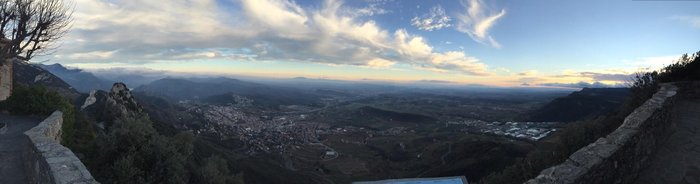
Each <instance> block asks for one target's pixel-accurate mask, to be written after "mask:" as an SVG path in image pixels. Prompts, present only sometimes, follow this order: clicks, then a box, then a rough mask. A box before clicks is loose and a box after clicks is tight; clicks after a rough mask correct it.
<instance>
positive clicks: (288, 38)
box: [53, 0, 490, 75]
mask: <svg viewBox="0 0 700 184" xmlns="http://www.w3.org/2000/svg"><path fill="white" fill-rule="evenodd" d="M76 1H77V3H76V4H77V7H76V11H75V17H74V18H75V23H74V26H73V29H72V30H71V31H70V33H69V35H68V37H67V38H66V39H65V40H66V42H65V43H64V44H63V48H61V50H60V51H59V52H58V53H57V55H55V57H54V58H53V59H54V60H57V61H59V62H65V63H79V62H120V63H147V62H167V61H172V60H209V59H219V60H232V61H241V60H244V61H245V60H252V61H289V62H313V63H322V64H331V65H354V66H367V67H379V68H385V67H392V66H394V65H396V64H404V65H408V66H412V67H414V68H418V69H427V70H431V71H440V72H456V73H461V74H465V75H489V74H490V73H489V72H488V70H487V66H486V65H485V64H484V63H482V62H480V61H479V60H478V59H476V58H474V57H472V56H468V55H467V54H465V53H464V52H462V51H444V52H437V51H435V50H433V47H432V46H431V45H430V44H428V42H427V40H426V39H425V38H424V37H421V36H418V35H413V34H409V33H408V32H407V31H406V30H404V29H398V30H395V31H390V30H387V29H384V28H382V27H380V25H378V23H377V22H375V21H373V20H371V19H368V18H367V17H364V18H359V16H365V15H369V14H368V13H360V14H361V15H360V14H357V13H350V12H357V11H356V10H358V9H357V8H353V7H347V6H343V3H342V2H341V1H336V0H327V1H325V3H323V4H322V6H320V7H317V6H308V7H306V6H305V7H302V6H300V5H299V4H297V3H295V2H294V1H290V0H237V1H218V0H199V1H191V0H168V1H159V0H153V1H139V0H121V1H112V0H76ZM383 2H384V1H381V3H383ZM360 9H362V8H360ZM370 9H372V8H371V6H370ZM368 11H369V10H368ZM371 11H373V12H372V14H379V13H381V10H379V9H378V7H375V8H374V9H373V10H371Z"/></svg>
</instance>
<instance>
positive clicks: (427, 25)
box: [411, 5, 452, 31]
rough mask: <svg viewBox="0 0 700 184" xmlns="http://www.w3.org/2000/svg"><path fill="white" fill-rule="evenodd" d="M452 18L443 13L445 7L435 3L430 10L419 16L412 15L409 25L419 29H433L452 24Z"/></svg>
mask: <svg viewBox="0 0 700 184" xmlns="http://www.w3.org/2000/svg"><path fill="white" fill-rule="evenodd" d="M450 21H452V19H451V18H450V17H449V16H447V15H446V14H445V9H442V6H440V5H437V6H434V7H433V8H431V9H430V12H428V13H427V14H424V15H422V16H420V17H413V19H411V25H413V26H416V27H417V28H418V29H420V30H425V31H433V30H440V29H442V28H447V27H450V26H452V25H451V24H450Z"/></svg>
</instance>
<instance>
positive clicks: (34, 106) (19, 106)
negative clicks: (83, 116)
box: [0, 85, 75, 142]
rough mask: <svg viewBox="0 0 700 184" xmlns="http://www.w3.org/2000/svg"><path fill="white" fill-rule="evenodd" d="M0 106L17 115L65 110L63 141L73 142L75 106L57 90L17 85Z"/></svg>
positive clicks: (42, 114) (39, 114) (44, 113)
mask: <svg viewBox="0 0 700 184" xmlns="http://www.w3.org/2000/svg"><path fill="white" fill-rule="evenodd" d="M0 108H1V109H3V110H7V111H9V112H10V113H12V114H16V115H37V116H48V115H51V113H53V112H54V111H56V110H59V111H61V112H63V127H61V129H62V131H63V136H62V140H63V142H73V138H74V133H75V107H74V106H73V104H71V103H70V102H68V100H66V99H65V98H63V97H61V95H59V94H58V93H57V92H55V91H51V90H48V89H46V88H45V87H43V86H30V87H27V86H23V85H15V86H14V88H13V89H12V95H10V97H9V98H7V100H5V101H3V102H2V103H0Z"/></svg>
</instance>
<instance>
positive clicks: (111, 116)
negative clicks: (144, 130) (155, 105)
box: [81, 83, 145, 128]
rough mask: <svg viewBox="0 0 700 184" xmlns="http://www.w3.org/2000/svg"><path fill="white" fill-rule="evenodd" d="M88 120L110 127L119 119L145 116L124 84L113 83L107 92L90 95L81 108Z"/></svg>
mask: <svg viewBox="0 0 700 184" xmlns="http://www.w3.org/2000/svg"><path fill="white" fill-rule="evenodd" d="M81 111H85V112H87V113H85V114H87V115H88V116H91V117H89V118H91V119H93V120H94V121H95V122H98V124H102V125H103V126H101V127H103V128H104V126H110V125H111V124H112V123H113V122H114V121H115V120H117V119H120V118H138V117H141V116H143V115H145V113H144V110H143V108H142V107H141V106H140V105H139V104H138V103H137V102H136V100H135V99H134V96H133V95H132V94H131V91H130V90H129V88H128V87H127V86H126V84H124V83H115V84H114V85H113V86H112V90H110V91H109V92H106V91H102V90H97V91H93V92H91V93H90V96H88V97H87V98H86V100H85V102H84V103H83V106H82V107H81Z"/></svg>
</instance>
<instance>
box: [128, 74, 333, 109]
mask: <svg viewBox="0 0 700 184" xmlns="http://www.w3.org/2000/svg"><path fill="white" fill-rule="evenodd" d="M135 91H136V92H140V93H144V94H145V95H150V96H157V97H163V98H165V99H168V100H171V101H179V100H201V101H202V102H208V103H215V104H227V103H235V100H236V99H235V98H233V97H234V96H236V95H239V96H243V97H246V98H249V99H252V100H253V104H257V105H269V106H277V105H312V104H315V103H317V102H318V100H319V99H318V98H317V97H316V96H315V95H313V94H309V93H306V92H304V91H302V90H299V89H295V88H289V87H278V86H268V85H263V84H258V83H252V82H246V81H241V80H237V79H230V78H194V79H178V78H164V79H160V80H157V81H154V82H152V83H150V84H146V85H143V86H141V87H138V88H136V89H135Z"/></svg>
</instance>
